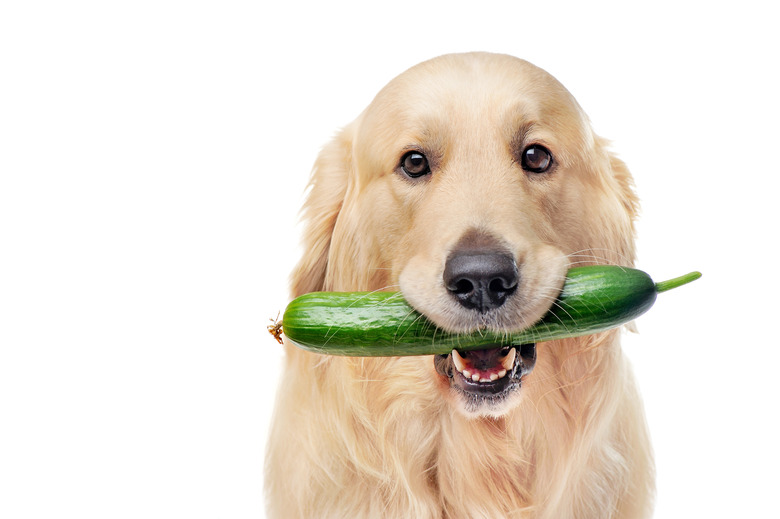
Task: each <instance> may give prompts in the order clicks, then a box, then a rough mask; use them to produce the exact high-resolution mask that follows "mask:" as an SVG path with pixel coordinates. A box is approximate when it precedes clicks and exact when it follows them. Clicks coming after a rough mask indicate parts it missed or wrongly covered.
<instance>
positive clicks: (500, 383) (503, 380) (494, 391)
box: [433, 343, 536, 411]
mask: <svg viewBox="0 0 780 519" xmlns="http://www.w3.org/2000/svg"><path fill="white" fill-rule="evenodd" d="M433 362H434V366H435V368H436V372H437V373H438V374H439V375H441V376H443V377H447V378H448V379H449V382H450V387H451V388H452V389H453V390H455V391H457V392H458V393H460V394H461V395H462V396H463V397H465V400H466V407H467V408H470V410H472V411H476V410H478V409H479V408H481V407H484V406H485V405H488V406H491V407H492V406H495V405H497V404H500V403H501V401H502V400H503V399H505V398H507V397H508V396H509V395H510V394H511V393H512V392H514V391H516V390H518V389H520V385H521V383H522V378H523V377H524V376H525V375H527V374H528V373H530V372H531V370H533V368H534V364H535V363H536V344H533V343H532V344H522V345H517V346H497V347H495V348H487V349H483V350H472V351H466V352H459V351H458V350H452V352H450V353H448V354H446V355H436V356H435V357H434V359H433Z"/></svg>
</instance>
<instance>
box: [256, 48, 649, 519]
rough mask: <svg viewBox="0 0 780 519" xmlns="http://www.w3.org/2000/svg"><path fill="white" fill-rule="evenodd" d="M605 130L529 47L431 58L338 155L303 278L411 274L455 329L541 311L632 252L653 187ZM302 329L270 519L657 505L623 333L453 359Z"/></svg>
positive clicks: (270, 489) (602, 513)
mask: <svg viewBox="0 0 780 519" xmlns="http://www.w3.org/2000/svg"><path fill="white" fill-rule="evenodd" d="M606 146H607V143H606V142H605V141H604V140H603V139H601V138H600V137H598V136H597V135H595V134H594V133H593V131H592V129H591V126H590V122H589V120H588V118H587V116H586V115H585V114H584V113H583V111H582V109H581V108H580V106H579V105H578V104H577V102H576V101H575V99H574V98H573V97H572V95H571V94H570V93H569V92H568V91H567V90H566V89H565V88H564V87H563V86H562V85H561V84H560V83H558V81H556V80H555V79H554V78H553V77H552V76H550V75H549V74H547V73H546V72H544V71H543V70H541V69H539V68H537V67H535V66H533V65H531V64H529V63H527V62H525V61H523V60H520V59H517V58H513V57H510V56H505V55H495V54H488V53H468V54H454V55H446V56H442V57H439V58H436V59H433V60H430V61H427V62H424V63H422V64H420V65H417V66H415V67H413V68H411V69H410V70H408V71H406V72H405V73H403V74H402V75H400V76H399V77H397V78H395V79H394V80H392V81H391V82H390V83H389V84H388V85H387V86H386V87H385V88H384V89H382V90H381V91H380V92H379V94H378V95H377V96H376V98H375V99H374V100H373V102H372V103H371V104H370V105H369V107H368V108H367V109H366V110H365V111H364V112H363V113H362V114H361V115H360V116H359V117H358V118H357V120H355V121H354V122H353V123H351V124H350V125H348V126H347V127H346V128H345V129H343V131H341V132H340V133H339V134H338V135H337V137H336V138H335V139H334V140H333V141H332V142H331V143H330V144H328V145H327V146H326V147H325V148H324V149H323V150H322V152H321V154H320V155H319V157H318V159H317V162H316V164H315V167H314V171H313V174H312V179H311V184H310V191H309V193H308V198H307V202H306V204H305V208H304V219H305V222H306V226H305V230H304V237H303V245H304V254H303V257H302V259H301V261H300V263H299V265H298V266H297V268H296V269H295V271H294V273H293V275H292V295H293V296H297V295H299V294H302V293H305V292H310V291H316V290H336V291H356V290H400V291H401V292H402V293H403V295H404V297H405V298H406V299H407V300H408V301H409V302H410V303H411V304H412V305H413V306H414V307H415V308H416V309H418V310H419V311H420V312H422V313H423V314H425V315H426V316H428V317H429V318H430V319H431V320H433V321H434V322H435V323H436V324H437V325H438V326H440V327H441V328H444V329H447V330H451V331H469V330H478V329H493V330H501V331H510V330H516V329H520V328H523V327H525V326H527V325H529V324H531V323H533V322H534V321H535V320H536V319H538V318H539V317H540V316H542V315H543V314H544V313H545V312H546V311H547V310H548V308H549V307H550V306H551V305H552V304H553V300H554V298H555V296H556V295H557V294H558V291H559V290H560V287H561V286H562V282H563V279H564V275H565V273H566V270H567V269H568V268H569V267H570V266H572V265H580V264H588V263H611V264H621V265H631V264H632V263H633V259H634V223H633V220H634V217H635V215H636V211H637V200H636V197H635V195H634V192H633V187H632V185H633V184H632V179H631V176H630V174H629V172H628V170H627V169H626V167H625V165H624V164H623V163H622V162H621V161H620V160H618V159H617V158H615V157H614V156H613V155H612V154H611V153H610V152H609V151H608V150H607V148H606ZM285 348H286V359H285V368H284V372H283V376H282V381H281V386H280V388H279V392H278V396H277V402H276V411H275V415H274V421H273V424H272V430H271V433H270V438H269V444H268V449H267V460H266V481H267V484H266V496H267V507H268V513H269V516H270V517H274V518H334V519H336V518H338V519H354V518H365V517H371V518H373V517H377V518H418V519H422V518H435V519H442V518H448V519H454V518H469V519H472V518H486V519H496V518H509V517H512V518H538V519H542V518H545V519H573V518H599V519H605V518H631V519H636V518H640V517H646V516H649V515H650V513H651V509H652V499H653V494H654V483H653V481H654V468H653V461H652V453H651V448H650V445H649V441H648V434H647V430H646V425H645V420H644V412H643V409H642V406H641V402H640V400H639V398H638V394H637V390H636V388H635V385H634V382H633V377H632V374H631V372H630V367H629V366H628V364H627V361H626V359H625V358H624V357H623V354H622V352H621V348H620V345H619V333H618V331H615V330H613V331H610V332H606V333H601V334H597V335H590V336H586V337H582V338H577V339H567V340H560V341H551V342H546V343H540V344H539V345H533V344H531V345H518V346H517V347H515V348H507V349H499V348H494V349H486V350H483V351H477V352H472V353H460V352H457V351H453V352H452V353H451V354H449V355H438V356H418V357H398V358H349V357H336V356H326V355H317V354H313V353H308V352H305V351H302V350H299V349H296V348H295V347H293V346H290V345H287V346H285ZM537 350H538V355H537Z"/></svg>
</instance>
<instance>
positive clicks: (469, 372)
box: [462, 369, 471, 378]
mask: <svg viewBox="0 0 780 519" xmlns="http://www.w3.org/2000/svg"><path fill="white" fill-rule="evenodd" d="M462 373H463V376H464V377H466V378H471V371H469V370H467V369H464V370H463V371H462Z"/></svg>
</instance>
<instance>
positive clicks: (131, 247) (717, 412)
mask: <svg viewBox="0 0 780 519" xmlns="http://www.w3.org/2000/svg"><path fill="white" fill-rule="evenodd" d="M269 4H270V5H271V7H268V5H269ZM455 4H456V3H455V2H441V3H424V2H421V1H414V2H406V1H396V2H392V3H389V4H387V5H383V6H381V7H379V6H374V5H373V4H370V3H368V2H354V3H347V2H333V1H332V2H316V3H315V2H311V3H310V4H305V3H303V4H301V3H295V2H287V3H285V5H284V6H282V5H281V2H265V3H261V2H232V1H221V2H214V1H202V2H183V1H181V2H175V1H168V0H157V1H134V2H99V1H94V2H85V1H74V2H36V1H33V0H27V1H24V2H22V1H19V2H4V3H3V5H2V7H0V175H1V183H0V249H1V252H0V422H1V424H0V517H4V518H24V517H66V516H67V517H80V518H103V517H161V518H163V517H164V518H168V517H188V518H250V517H255V518H256V517H263V510H262V509H263V504H262V501H263V497H262V490H261V488H262V479H263V476H262V463H263V449H264V443H265V436H266V431H267V428H268V424H269V421H270V413H271V408H272V401H273V393H274V390H275V387H276V382H277V380H278V377H279V373H278V372H279V368H280V366H281V350H280V347H279V346H278V345H277V344H276V343H275V342H274V341H273V339H272V338H271V337H270V336H269V335H268V334H267V333H266V325H267V324H269V318H272V317H275V316H276V314H277V312H278V311H279V310H281V309H283V308H284V305H285V304H286V302H287V279H288V274H289V272H290V270H291V268H292V266H293V264H294V262H295V260H296V258H297V257H298V254H299V250H298V248H297V247H298V238H299V235H298V233H299V228H298V227H297V226H296V218H297V211H298V208H299V206H300V203H301V200H302V194H303V191H304V188H305V183H306V180H307V175H308V172H309V170H310V168H311V165H312V163H313V161H314V158H315V156H316V154H317V152H318V150H319V148H320V147H321V146H322V145H323V144H324V143H325V142H326V141H327V140H328V139H329V138H330V137H331V136H332V135H333V133H334V132H335V131H336V130H337V129H338V128H339V127H340V126H343V125H345V124H347V123H348V122H349V121H351V120H352V119H353V118H354V117H355V116H356V115H357V114H358V113H359V112H360V111H361V110H362V109H363V108H364V107H365V105H366V104H368V103H369V102H370V100H371V99H372V97H373V96H374V95H375V93H376V92H377V91H378V90H379V89H380V88H381V87H382V86H383V85H384V84H385V83H386V82H387V81H388V80H390V79H391V78H392V77H394V76H395V75H397V74H398V73H400V72H402V71H403V70H404V69H406V68H408V67H409V66H411V65H413V64H415V63H417V62H419V61H422V60H424V59H428V58H430V57H434V56H436V55H439V54H443V53H447V52H454V51H468V50H489V51H496V52H504V53H508V54H514V55H517V56H520V57H523V58H526V59H528V60H530V61H532V62H534V63H536V64H537V65H540V66H542V67H543V68H545V69H547V70H548V71H549V72H550V73H552V74H553V75H554V76H556V77H557V78H558V79H559V80H561V82H563V83H564V85H566V86H567V88H569V90H570V91H571V92H572V93H573V94H574V95H575V97H576V98H577V99H578V100H579V102H580V104H581V105H582V106H583V107H584V109H585V110H586V111H587V112H588V113H589V115H590V117H591V119H592V121H593V124H594V127H595V128H596V131H597V132H598V133H599V134H601V135H603V136H605V137H607V138H610V139H612V140H613V143H614V149H615V150H616V151H617V152H618V153H619V155H620V156H621V157H622V158H623V159H624V160H625V161H626V162H627V163H628V165H629V166H630V168H631V169H632V171H633V173H634V176H635V180H636V185H637V188H638V191H639V194H640V196H641V198H642V203H643V212H642V215H641V220H640V222H639V225H638V228H639V232H640V241H639V261H638V266H639V267H640V268H642V269H644V270H646V271H648V272H650V273H651V274H652V275H653V277H654V278H656V279H665V278H669V277H673V276H676V275H679V274H682V273H685V272H688V271H690V270H700V271H702V272H703V274H704V277H703V278H702V279H701V280H700V281H697V282H696V283H694V284H693V285H690V286H688V287H685V288H682V289H679V290H677V291H674V292H670V293H668V294H664V295H663V296H661V297H660V298H659V301H658V303H657V304H656V306H655V307H654V308H653V309H652V310H651V311H650V313H648V314H646V315H645V316H643V317H641V318H640V319H639V322H638V325H639V328H640V334H639V335H636V336H627V338H626V341H625V350H626V352H627V353H628V355H630V356H631V358H632V359H633V362H634V364H635V369H636V372H637V376H638V379H639V384H640V386H641V390H642V392H643V394H644V397H645V402H646V410H647V415H648V420H649V423H650V428H651V431H652V436H653V439H654V444H655V450H656V455H657V464H658V499H657V512H656V517H660V518H674V517H711V518H715V517H780V512H778V510H777V504H776V493H777V488H778V483H780V480H779V478H778V476H777V467H778V465H779V464H780V448H778V437H779V436H780V426H778V424H777V415H778V406H779V404H778V376H777V375H778V369H779V367H780V362H779V361H780V348H778V347H779V346H780V341H779V340H778V338H777V331H776V330H777V323H778V314H777V309H778V303H777V301H776V294H777V293H778V291H779V290H780V286H778V282H777V269H776V267H775V263H776V260H777V254H776V250H777V241H778V231H777V227H778V223H780V222H778V205H780V203H779V202H778V196H779V194H778V187H780V185H779V184H780V182H779V181H778V177H779V176H780V167H778V160H779V159H778V153H777V150H778V147H779V146H780V135H779V133H778V118H779V117H780V110H779V107H778V92H779V91H780V82H778V79H777V68H778V67H777V50H776V49H778V48H780V41H778V37H777V36H776V34H777V32H776V31H777V27H776V23H775V21H776V15H773V14H770V12H769V11H768V10H765V9H764V8H762V7H760V5H769V3H766V2H764V3H762V2H752V1H743V2H739V3H728V5H727V4H726V3H721V2H700V3H697V2H684V1H681V0H676V1H674V2H668V1H660V2H649V3H644V4H642V6H641V7H634V6H635V5H636V6H639V5H640V4H639V3H628V2H614V3H604V2H578V3H576V2H572V3H570V4H567V3H560V2H546V3H545V2H522V1H515V2H490V1H484V2H479V3H473V4H469V5H468V6H463V7H456V6H455Z"/></svg>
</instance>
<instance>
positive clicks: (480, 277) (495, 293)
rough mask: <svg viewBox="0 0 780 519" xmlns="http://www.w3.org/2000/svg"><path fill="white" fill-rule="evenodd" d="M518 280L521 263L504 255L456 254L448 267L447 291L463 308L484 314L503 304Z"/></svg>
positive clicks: (447, 264)
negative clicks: (518, 265)
mask: <svg viewBox="0 0 780 519" xmlns="http://www.w3.org/2000/svg"><path fill="white" fill-rule="evenodd" d="M518 281H519V275H518V271H517V264H516V263H515V260H514V258H513V257H512V256H511V255H509V254H507V253H504V252H490V251H473V250H472V251H462V252H455V253H453V254H452V255H451V256H450V257H449V258H448V259H447V262H446V264H445V266H444V285H445V286H446V287H447V290H448V291H449V292H450V293H451V294H452V295H453V296H454V297H455V298H456V299H457V300H458V301H459V302H460V304H461V305H463V306H465V307H466V308H472V309H476V310H478V311H479V312H482V313H484V312H487V311H488V310H492V309H494V308H498V307H499V306H501V305H503V304H504V302H505V301H506V299H507V297H509V295H510V294H511V293H512V292H514V291H515V289H516V288H517V283H518Z"/></svg>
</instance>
